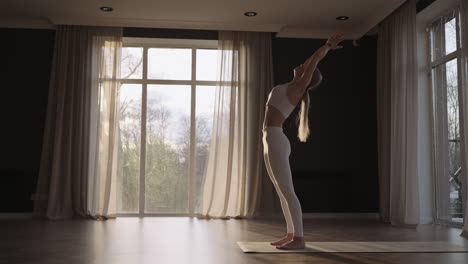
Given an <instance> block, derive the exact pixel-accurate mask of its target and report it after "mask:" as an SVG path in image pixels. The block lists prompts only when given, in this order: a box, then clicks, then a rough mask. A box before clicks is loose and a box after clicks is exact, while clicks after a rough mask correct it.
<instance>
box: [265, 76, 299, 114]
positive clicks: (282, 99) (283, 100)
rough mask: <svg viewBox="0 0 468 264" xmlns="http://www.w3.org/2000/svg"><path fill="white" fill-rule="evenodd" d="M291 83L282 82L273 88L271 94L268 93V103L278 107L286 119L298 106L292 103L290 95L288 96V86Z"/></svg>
mask: <svg viewBox="0 0 468 264" xmlns="http://www.w3.org/2000/svg"><path fill="white" fill-rule="evenodd" d="M288 86H289V83H285V84H280V85H277V86H275V87H273V89H271V91H270V94H269V95H268V100H267V102H266V105H272V106H274V107H276V108H277V109H278V110H279V111H280V112H281V113H282V114H283V116H284V119H286V118H287V117H288V116H289V115H290V114H291V112H292V111H293V110H294V108H296V106H295V105H292V104H291V103H290V102H289V99H288V97H287V96H286V88H288Z"/></svg>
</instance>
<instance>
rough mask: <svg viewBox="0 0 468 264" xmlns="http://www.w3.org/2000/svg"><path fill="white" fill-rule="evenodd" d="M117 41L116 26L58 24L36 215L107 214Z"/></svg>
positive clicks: (110, 173) (109, 189)
mask: <svg viewBox="0 0 468 264" xmlns="http://www.w3.org/2000/svg"><path fill="white" fill-rule="evenodd" d="M121 42H122V30H121V29H120V28H98V27H84V26H68V25H59V26H58V28H57V32H56V40H55V50H54V60H53V67H52V73H51V79H50V87H49V98H48V106H47V116H46V126H45V130H44V140H43V148H42V157H41V165H40V172H39V179H38V184H37V188H36V193H35V202H34V212H33V215H34V217H40V218H48V219H64V218H71V217H84V216H87V215H92V216H93V217H95V216H99V215H102V214H108V213H109V208H110V207H111V203H110V201H109V197H110V193H111V190H112V188H111V185H110V177H111V176H112V175H113V174H112V171H113V166H115V165H114V164H113V163H112V161H113V157H114V155H115V152H114V150H113V149H112V148H113V143H111V142H113V141H114V137H115V136H116V131H115V129H114V125H112V124H114V123H115V122H114V119H115V114H114V112H115V110H114V109H115V107H116V106H115V93H116V91H117V90H116V88H117V87H118V85H117V79H118V76H117V74H118V72H119V70H118V64H119V63H118V62H119V61H120V58H119V57H118V56H119V52H120V49H119V46H120V45H121ZM111 98H114V99H111ZM98 124H99V125H98ZM98 152H99V155H97V154H98ZM101 156H102V158H101ZM98 157H99V158H98ZM96 160H97V161H96Z"/></svg>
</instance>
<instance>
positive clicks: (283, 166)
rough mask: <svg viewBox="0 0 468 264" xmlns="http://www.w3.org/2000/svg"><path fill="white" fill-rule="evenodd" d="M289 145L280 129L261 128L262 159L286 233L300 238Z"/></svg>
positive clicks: (299, 222)
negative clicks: (275, 193)
mask: <svg viewBox="0 0 468 264" xmlns="http://www.w3.org/2000/svg"><path fill="white" fill-rule="evenodd" d="M289 154H291V145H290V144H289V140H288V138H287V137H286V135H285V134H284V133H283V128H282V127H276V126H268V127H265V128H263V158H264V160H265V166H266V168H267V172H268V175H269V176H270V179H271V181H272V182H273V185H274V186H275V189H276V192H277V193H278V196H279V198H280V202H281V208H282V209H283V214H284V218H285V219H286V225H287V227H286V228H287V232H288V233H294V236H297V237H302V236H303V229H302V209H301V204H300V203H299V199H297V196H296V193H295V192H294V186H293V182H292V175H291V169H290V167H289Z"/></svg>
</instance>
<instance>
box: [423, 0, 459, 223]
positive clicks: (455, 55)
mask: <svg viewBox="0 0 468 264" xmlns="http://www.w3.org/2000/svg"><path fill="white" fill-rule="evenodd" d="M459 10H460V8H459V6H458V5H457V6H453V7H452V8H451V9H450V11H446V12H444V13H443V14H440V15H438V16H437V18H436V19H433V20H432V21H431V23H429V24H428V25H427V27H426V32H427V40H428V43H429V49H428V54H427V57H428V58H429V67H428V69H427V70H428V73H427V74H428V76H429V80H430V81H429V84H430V87H429V88H430V89H431V94H432V96H431V98H432V109H431V112H432V131H433V134H432V139H433V149H434V153H433V177H432V181H433V193H434V200H433V210H434V211H433V212H434V223H435V224H439V225H444V226H450V227H455V228H462V227H463V222H461V223H460V222H455V221H453V220H443V219H441V218H440V215H439V210H438V196H439V190H438V189H437V181H438V180H437V177H439V175H438V173H437V172H438V170H439V169H438V167H437V166H438V165H437V164H438V161H437V159H438V158H437V157H438V156H439V155H440V154H439V153H437V151H439V149H438V147H437V144H436V141H437V140H436V138H437V136H436V134H435V131H437V129H438V128H437V126H438V124H437V122H438V121H437V120H436V115H435V113H434V104H437V103H438V102H436V101H435V100H437V97H436V96H435V87H434V86H435V85H434V71H435V69H436V68H437V67H438V66H441V65H443V64H446V63H448V62H450V61H451V60H454V59H457V72H458V74H457V85H458V86H457V87H458V98H459V99H458V102H459V104H462V101H461V100H462V97H461V95H462V94H461V92H462V91H461V89H462V86H461V83H462V79H461V78H462V76H461V74H459V73H461V63H460V60H461V46H460V45H461V42H460V32H461V31H460V11H459ZM447 17H453V18H455V19H456V34H457V41H456V50H455V51H453V52H451V53H449V54H445V55H442V56H441V57H440V58H437V59H435V60H433V58H432V54H433V38H432V29H431V28H432V27H433V25H434V24H435V23H436V22H437V21H440V20H442V19H446V18H447ZM444 31H445V29H444ZM442 43H443V44H444V45H445V32H444V39H443V41H442ZM459 111H460V108H459ZM460 117H461V115H460V113H459V118H460ZM459 123H460V125H461V122H460V120H459ZM444 126H445V125H444ZM462 137H463V134H462V131H460V138H462ZM463 143H464V139H462V140H461V142H460V144H463ZM461 147H462V146H461ZM461 166H462V172H465V171H466V168H463V163H462V164H461ZM462 191H466V190H462ZM463 206H465V205H463ZM463 221H466V220H465V219H464V220H463Z"/></svg>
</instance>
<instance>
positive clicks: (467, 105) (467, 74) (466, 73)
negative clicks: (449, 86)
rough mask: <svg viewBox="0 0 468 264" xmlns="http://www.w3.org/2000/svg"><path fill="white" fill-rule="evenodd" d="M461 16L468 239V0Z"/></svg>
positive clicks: (465, 228)
mask: <svg viewBox="0 0 468 264" xmlns="http://www.w3.org/2000/svg"><path fill="white" fill-rule="evenodd" d="M460 16H461V20H460V21H461V23H460V28H461V30H460V31H461V48H462V56H461V60H460V63H461V72H460V75H461V77H462V100H461V104H460V106H461V111H460V112H461V115H460V119H461V128H462V129H461V132H462V133H463V134H462V135H463V136H462V137H461V138H462V146H463V151H462V152H461V153H462V163H463V166H462V168H463V176H464V177H463V179H462V185H463V187H462V190H463V193H462V194H463V202H464V207H465V210H464V218H463V219H464V226H463V232H462V235H463V236H465V237H468V194H467V190H468V189H467V188H468V184H467V183H468V173H467V169H466V168H467V165H468V144H467V143H466V142H467V139H468V0H461V3H460Z"/></svg>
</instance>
